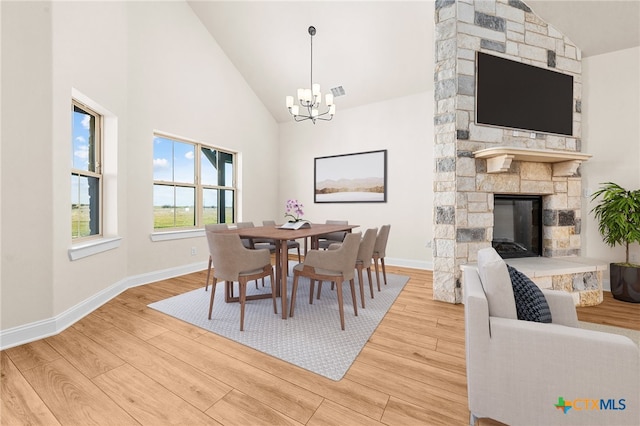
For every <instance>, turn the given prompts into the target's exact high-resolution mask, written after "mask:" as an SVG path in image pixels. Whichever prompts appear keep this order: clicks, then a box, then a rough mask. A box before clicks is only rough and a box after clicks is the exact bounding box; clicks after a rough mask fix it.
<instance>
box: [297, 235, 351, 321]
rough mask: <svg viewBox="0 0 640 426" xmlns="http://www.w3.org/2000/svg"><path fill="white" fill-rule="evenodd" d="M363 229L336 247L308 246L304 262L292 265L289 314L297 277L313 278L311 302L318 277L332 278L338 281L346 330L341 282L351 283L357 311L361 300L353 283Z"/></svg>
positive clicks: (310, 292)
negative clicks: (319, 247)
mask: <svg viewBox="0 0 640 426" xmlns="http://www.w3.org/2000/svg"><path fill="white" fill-rule="evenodd" d="M361 236H362V234H361V233H359V232H358V233H350V234H348V235H347V236H346V237H345V239H344V242H343V243H342V245H341V246H340V248H338V249H337V250H309V252H308V253H307V255H306V256H305V258H304V262H303V263H299V264H297V265H296V266H295V267H294V268H293V286H292V288H291V309H290V311H289V316H291V317H293V313H294V310H295V304H296V293H297V291H298V280H299V279H300V277H307V278H309V280H310V281H311V283H310V285H311V287H310V289H309V303H310V304H312V303H313V290H314V285H315V282H316V281H330V282H333V283H335V285H336V290H337V294H338V310H339V312H340V328H342V330H344V306H343V297H342V283H344V282H345V281H349V284H350V286H351V300H352V302H353V313H354V315H356V316H357V315H358V302H357V301H356V290H355V285H354V275H355V274H354V271H355V269H354V267H353V265H354V264H355V262H356V257H357V256H358V247H359V246H360V237H361Z"/></svg>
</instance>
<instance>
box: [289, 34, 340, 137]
mask: <svg viewBox="0 0 640 426" xmlns="http://www.w3.org/2000/svg"><path fill="white" fill-rule="evenodd" d="M309 35H310V36H311V79H310V80H311V81H310V83H311V84H310V86H311V88H309V89H298V104H297V105H296V104H294V102H293V96H287V97H286V102H287V109H288V110H289V113H290V114H291V115H292V116H293V119H294V120H295V121H305V120H311V121H312V122H313V124H316V120H323V121H329V120H331V119H332V118H333V115H334V114H335V113H336V106H335V104H334V103H333V94H331V93H327V94H326V96H325V103H326V110H325V111H324V112H320V107H321V104H322V93H321V92H320V85H319V84H317V83H315V84H314V82H313V36H314V35H316V29H315V27H313V26H311V27H309Z"/></svg>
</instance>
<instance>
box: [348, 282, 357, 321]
mask: <svg viewBox="0 0 640 426" xmlns="http://www.w3.org/2000/svg"><path fill="white" fill-rule="evenodd" d="M349 286H350V287H351V300H352V301H353V314H354V315H355V316H358V299H356V285H355V282H354V279H353V278H351V279H350V280H349Z"/></svg>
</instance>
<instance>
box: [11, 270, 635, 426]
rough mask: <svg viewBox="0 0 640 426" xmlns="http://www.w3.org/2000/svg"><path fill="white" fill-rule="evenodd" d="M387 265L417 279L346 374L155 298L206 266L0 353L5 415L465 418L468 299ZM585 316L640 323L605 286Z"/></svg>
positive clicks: (194, 280)
mask: <svg viewBox="0 0 640 426" xmlns="http://www.w3.org/2000/svg"><path fill="white" fill-rule="evenodd" d="M388 272H390V273H396V274H402V275H409V276H410V277H411V279H410V281H409V283H408V284H407V285H406V287H405V288H404V290H403V291H402V293H401V294H400V296H399V297H398V299H397V300H396V302H395V303H394V304H393V306H392V307H391V309H390V311H389V312H388V314H387V315H386V317H385V318H384V319H383V321H382V322H381V324H380V326H379V327H378V329H377V330H376V331H375V333H374V334H373V336H372V337H371V339H370V340H369V342H368V343H367V344H366V345H365V347H364V349H363V350H362V352H361V354H360V355H359V356H358V358H357V359H356V361H355V362H354V364H353V365H352V366H351V368H350V369H349V371H348V372H347V374H346V376H345V377H344V378H343V379H342V380H340V381H338V382H334V381H332V380H329V379H326V378H324V377H321V376H318V375H315V374H313V373H310V372H308V371H306V370H302V369H300V368H298V367H295V366H292V365H290V364H288V363H286V362H283V361H280V360H278V359H276V358H272V357H270V356H268V355H265V354H262V353H260V352H256V351H254V350H252V349H250V348H247V347H244V346H242V345H240V344H237V343H235V342H232V341H229V340H227V339H225V338H222V337H219V336H217V335H215V334H212V333H208V332H205V331H203V330H202V329H199V328H197V327H194V326H192V325H189V324H186V323H183V322H181V321H179V320H176V319H174V318H171V317H169V316H166V315H164V314H161V313H159V312H157V311H154V310H152V309H149V308H147V304H149V303H151V302H154V301H157V300H160V299H164V298H167V297H170V296H173V295H175V294H179V293H183V292H186V291H189V290H192V289H195V288H198V287H201V286H202V285H203V283H204V277H205V273H204V272H199V273H194V274H190V275H186V276H183V277H178V278H174V279H170V280H165V281H160V282H157V283H153V284H149V285H145V286H140V287H136V288H132V289H129V290H127V291H126V292H124V293H123V294H121V295H119V296H118V297H116V298H115V299H113V300H112V301H110V302H109V303H107V304H106V305H104V306H102V307H101V308H100V309H98V310H96V311H95V312H93V313H92V314H90V315H88V316H87V317H85V318H84V319H82V320H81V321H79V322H78V323H76V324H75V325H73V326H72V327H70V328H69V329H67V330H65V331H64V332H62V333H60V334H59V335H56V336H53V337H49V338H47V339H43V340H39V341H36V342H33V343H29V344H26V345H22V346H18V347H15V348H11V349H8V350H5V351H2V352H1V353H0V357H1V361H2V367H1V378H2V380H1V389H0V390H1V393H0V402H1V406H0V423H1V424H2V425H13V424H16V425H23V424H44V425H55V424H63V425H87V424H99V425H108V424H114V425H126V424H145V425H163V424H189V425H194V424H225V425H261V424H262V425H274V424H282V425H300V424H305V425H374V424H386V425H440V424H443V425H464V424H468V419H469V411H468V409H467V390H466V378H465V359H464V353H465V352H464V307H463V306H462V305H451V304H447V303H442V302H436V301H434V300H432V274H431V273H430V272H429V271H421V270H413V269H407V268H397V267H389V268H388ZM203 293H204V292H203ZM207 296H208V293H206V294H203V297H207ZM578 315H579V318H580V319H583V320H588V321H591V322H600V323H603V324H609V325H617V326H622V327H627V328H634V329H636V330H640V304H630V303H623V302H619V301H616V300H614V299H613V298H611V297H610V294H608V293H607V294H606V297H605V301H604V303H603V304H602V305H600V306H597V307H591V308H580V309H579V310H578ZM496 424H498V423H496V422H493V421H491V420H488V419H482V420H481V425H483V426H484V425H496Z"/></svg>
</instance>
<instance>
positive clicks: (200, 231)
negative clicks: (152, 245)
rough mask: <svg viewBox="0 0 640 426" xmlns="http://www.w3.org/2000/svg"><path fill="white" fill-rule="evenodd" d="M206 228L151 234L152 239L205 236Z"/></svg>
mask: <svg viewBox="0 0 640 426" xmlns="http://www.w3.org/2000/svg"><path fill="white" fill-rule="evenodd" d="M204 236H205V234H204V229H187V230H178V231H160V232H153V233H152V234H151V241H153V242H157V241H170V240H183V239H186V238H199V237H204Z"/></svg>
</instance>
